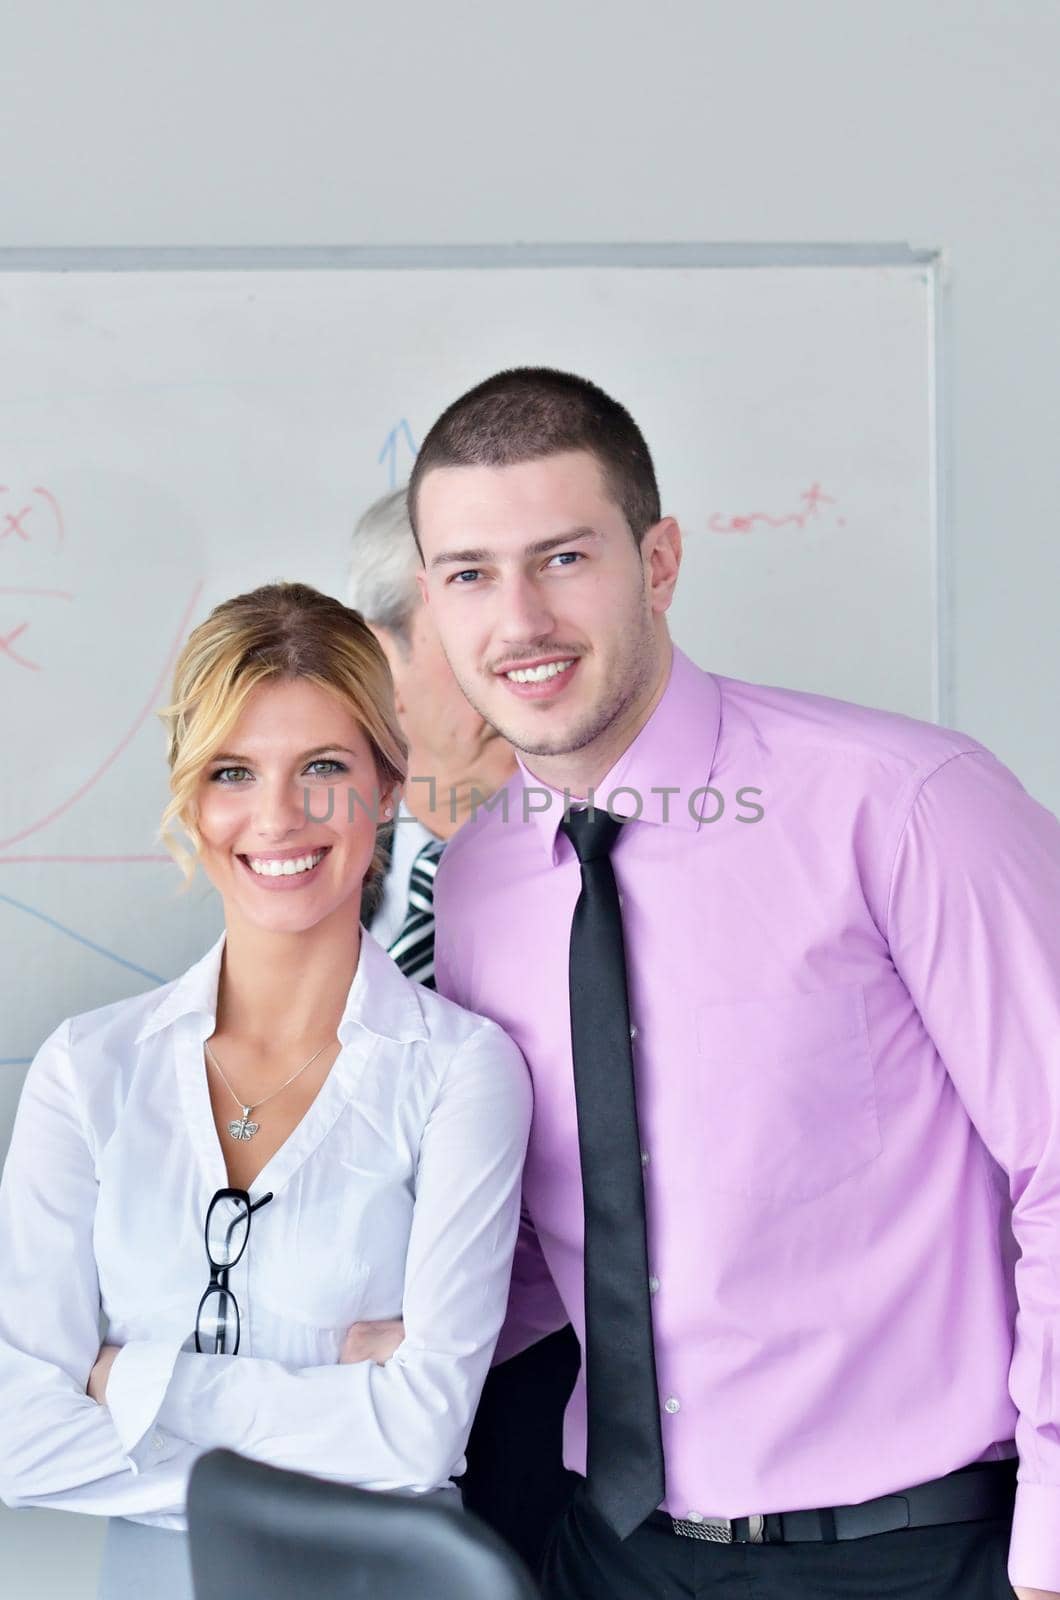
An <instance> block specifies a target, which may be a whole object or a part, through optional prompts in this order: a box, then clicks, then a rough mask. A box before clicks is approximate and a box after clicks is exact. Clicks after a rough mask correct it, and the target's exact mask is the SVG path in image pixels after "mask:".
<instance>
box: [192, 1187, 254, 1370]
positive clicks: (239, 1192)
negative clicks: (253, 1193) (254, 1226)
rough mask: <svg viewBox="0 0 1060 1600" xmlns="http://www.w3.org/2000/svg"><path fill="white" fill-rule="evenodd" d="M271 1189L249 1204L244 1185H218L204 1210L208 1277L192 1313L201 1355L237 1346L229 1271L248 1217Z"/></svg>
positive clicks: (242, 1240)
mask: <svg viewBox="0 0 1060 1600" xmlns="http://www.w3.org/2000/svg"><path fill="white" fill-rule="evenodd" d="M271 1199H272V1191H271V1190H270V1191H269V1193H268V1194H263V1195H262V1197H261V1199H260V1200H255V1201H254V1202H253V1204H251V1200H250V1196H249V1194H248V1193H247V1191H246V1190H245V1189H218V1191H217V1193H216V1194H215V1195H214V1197H213V1199H212V1200H211V1201H210V1204H209V1207H208V1209H207V1212H206V1230H205V1232H206V1259H207V1260H208V1261H209V1263H210V1281H209V1283H208V1284H207V1286H206V1289H205V1291H204V1292H203V1297H202V1299H201V1300H200V1301H199V1309H198V1312H197V1313H196V1317H195V1348H196V1350H197V1351H198V1352H199V1354H200V1355H202V1354H203V1353H207V1354H209V1355H215V1356H234V1355H235V1354H236V1353H237V1351H238V1350H239V1303H238V1301H237V1300H236V1297H235V1295H234V1294H233V1293H232V1291H231V1289H230V1288H229V1287H228V1274H229V1272H230V1271H231V1270H232V1268H233V1267H234V1266H235V1265H236V1263H237V1262H238V1261H239V1259H240V1257H241V1256H242V1254H243V1251H244V1250H245V1249H246V1247H247V1240H248V1239H249V1238H250V1219H251V1217H252V1216H253V1214H254V1212H255V1211H257V1210H259V1208H260V1207H261V1206H264V1205H268V1203H269V1201H270V1200H271Z"/></svg>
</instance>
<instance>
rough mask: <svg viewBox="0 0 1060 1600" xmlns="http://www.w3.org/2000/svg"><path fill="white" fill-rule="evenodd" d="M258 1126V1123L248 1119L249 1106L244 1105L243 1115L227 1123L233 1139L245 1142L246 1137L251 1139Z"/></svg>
mask: <svg viewBox="0 0 1060 1600" xmlns="http://www.w3.org/2000/svg"><path fill="white" fill-rule="evenodd" d="M258 1126H259V1124H258V1123H256V1122H251V1120H250V1107H249V1106H244V1107H243V1115H242V1116H241V1117H239V1118H237V1119H235V1120H234V1121H232V1122H230V1123H229V1124H228V1131H229V1133H230V1134H231V1135H232V1138H233V1139H240V1140H242V1141H243V1142H244V1143H245V1142H246V1141H247V1139H253V1137H254V1135H255V1134H256V1133H257V1131H258Z"/></svg>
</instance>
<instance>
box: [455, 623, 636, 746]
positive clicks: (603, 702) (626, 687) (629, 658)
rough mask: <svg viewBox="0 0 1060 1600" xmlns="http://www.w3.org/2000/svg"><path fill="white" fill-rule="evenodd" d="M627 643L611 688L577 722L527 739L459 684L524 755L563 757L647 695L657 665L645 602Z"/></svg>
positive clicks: (604, 730)
mask: <svg viewBox="0 0 1060 1600" xmlns="http://www.w3.org/2000/svg"><path fill="white" fill-rule="evenodd" d="M627 638H628V643H627V644H626V645H625V647H624V648H623V649H622V650H621V651H620V653H619V654H618V655H617V656H616V658H615V660H614V663H613V665H612V667H611V669H610V672H609V676H610V677H611V679H612V681H613V685H614V687H613V688H612V689H611V690H610V692H606V691H605V693H604V694H603V695H602V696H601V698H600V699H598V700H597V702H596V704H595V705H592V706H590V707H589V708H588V709H587V711H586V712H585V715H584V717H583V718H582V719H581V721H580V722H577V723H575V725H574V727H573V728H567V729H565V730H563V731H561V732H557V733H555V734H552V735H543V736H540V737H535V738H533V739H532V740H530V739H528V737H527V731H526V730H525V729H519V728H517V727H516V726H515V725H514V724H513V723H512V722H509V721H508V719H507V718H505V719H504V720H500V719H499V718H498V717H497V716H496V715H495V714H494V713H493V712H492V711H489V712H488V711H487V710H486V708H485V707H484V706H483V705H482V704H481V702H480V701H479V699H478V698H477V697H476V696H475V695H474V694H473V693H472V692H471V690H470V689H469V687H468V685H467V684H465V683H463V682H461V685H460V687H461V688H462V689H463V691H464V694H465V695H466V696H467V699H468V700H469V701H470V703H471V705H472V706H474V708H475V710H476V711H477V712H478V714H479V716H480V717H482V718H483V719H484V720H487V721H489V722H491V723H492V725H493V727H495V728H496V729H497V731H498V733H500V734H501V736H502V737H503V738H505V739H507V741H508V743H509V744H510V745H512V746H513V748H514V749H516V750H518V751H519V753H520V755H526V756H565V755H573V754H575V753H576V752H578V751H581V750H585V749H587V748H588V746H589V745H591V744H594V743H595V742H596V740H598V739H600V738H602V737H603V736H604V735H605V734H606V733H607V731H608V729H609V728H611V727H613V725H614V724H615V723H616V722H618V721H619V720H620V719H621V718H622V717H623V716H624V715H625V714H626V712H628V711H629V709H630V707H631V706H634V705H635V704H636V703H637V701H638V700H639V699H641V698H642V697H645V698H646V697H647V695H648V693H649V691H650V689H651V687H652V683H653V680H654V676H655V669H656V666H657V659H658V658H657V649H656V641H655V634H654V629H653V627H652V613H651V608H650V607H649V606H648V604H647V602H646V601H645V604H644V606H643V609H642V610H641V612H640V614H639V615H638V617H637V618H636V619H635V621H634V622H633V623H632V624H631V630H630V635H628V636H627Z"/></svg>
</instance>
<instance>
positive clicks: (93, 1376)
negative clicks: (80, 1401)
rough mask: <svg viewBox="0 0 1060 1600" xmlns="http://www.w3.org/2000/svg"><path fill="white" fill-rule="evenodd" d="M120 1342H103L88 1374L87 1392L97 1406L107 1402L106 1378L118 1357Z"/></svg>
mask: <svg viewBox="0 0 1060 1600" xmlns="http://www.w3.org/2000/svg"><path fill="white" fill-rule="evenodd" d="M120 1349H121V1345H120V1344H105V1345H104V1346H103V1348H102V1350H101V1351H100V1352H99V1355H98V1356H97V1357H96V1364H95V1366H94V1367H93V1368H92V1371H91V1372H90V1373H89V1375H88V1390H87V1392H88V1394H89V1395H90V1396H91V1397H92V1399H93V1400H94V1401H95V1402H96V1404H97V1405H99V1406H105V1405H106V1403H107V1379H108V1378H109V1377H110V1369H111V1367H112V1366H113V1365H114V1363H115V1361H116V1360H117V1357H118V1351H119V1350H120Z"/></svg>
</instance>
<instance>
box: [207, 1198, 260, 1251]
mask: <svg viewBox="0 0 1060 1600" xmlns="http://www.w3.org/2000/svg"><path fill="white" fill-rule="evenodd" d="M249 1233H250V1210H249V1207H248V1206H247V1203H246V1201H245V1200H241V1199H237V1198H236V1197H234V1196H232V1195H221V1196H218V1197H217V1198H216V1199H215V1200H214V1202H213V1204H212V1205H211V1206H210V1210H209V1214H208V1216H207V1218H206V1252H207V1254H208V1256H209V1257H210V1262H211V1265H212V1266H214V1267H218V1268H221V1267H234V1266H235V1264H236V1262H237V1261H238V1260H239V1258H240V1256H241V1255H242V1254H243V1251H244V1250H245V1249H246V1244H247V1236H248V1234H249Z"/></svg>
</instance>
